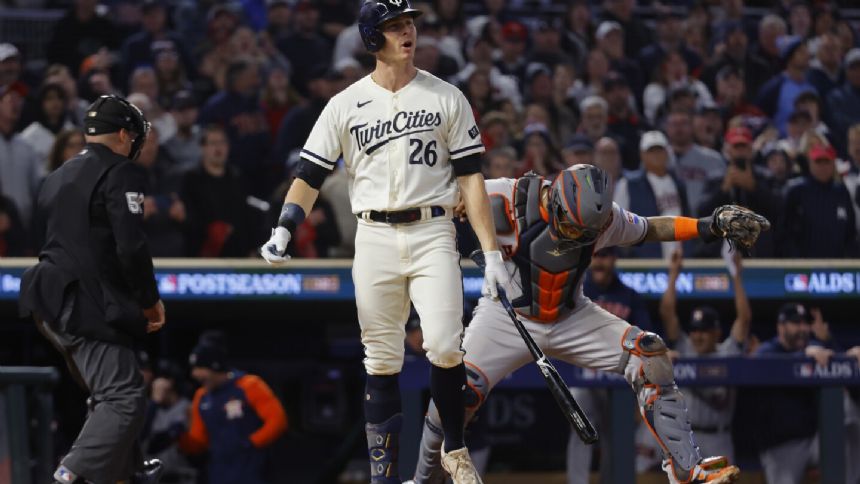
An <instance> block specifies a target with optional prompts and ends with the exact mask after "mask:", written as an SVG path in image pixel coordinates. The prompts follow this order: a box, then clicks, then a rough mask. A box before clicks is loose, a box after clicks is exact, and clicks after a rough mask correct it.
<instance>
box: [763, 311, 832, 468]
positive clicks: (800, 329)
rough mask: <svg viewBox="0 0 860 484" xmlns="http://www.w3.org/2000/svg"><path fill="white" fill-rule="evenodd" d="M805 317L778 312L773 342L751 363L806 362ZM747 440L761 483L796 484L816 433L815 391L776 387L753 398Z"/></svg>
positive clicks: (807, 323)
mask: <svg viewBox="0 0 860 484" xmlns="http://www.w3.org/2000/svg"><path fill="white" fill-rule="evenodd" d="M810 322H811V318H810V316H809V313H808V312H807V311H806V308H804V307H803V306H802V305H800V304H798V303H787V304H785V305H783V306H782V307H781V308H780V310H779V317H778V319H777V323H776V337H774V338H773V339H771V340H768V341H765V342H763V343H762V344H761V345H760V346H759V347H758V349H757V350H756V352H755V356H757V357H768V356H793V357H795V358H799V357H803V356H811V355H812V354H814V352H816V351H819V350H817V349H812V350H811V351H812V352H813V353H807V350H808V349H809V340H810V332H811V328H810ZM755 409H756V410H757V411H756V412H755V418H754V420H753V422H754V423H755V424H756V428H755V432H754V434H753V436H754V438H755V440H756V444H757V447H758V451H759V459H760V460H761V466H762V468H763V470H764V475H765V478H766V479H767V482H772V483H777V482H778V483H780V484H782V483H785V484H800V483H801V482H802V481H803V476H804V474H805V471H806V466H807V465H808V464H809V461H810V458H811V457H812V455H813V450H812V446H813V445H815V443H814V437H815V433H816V431H817V430H818V391H817V390H816V389H815V388H809V387H776V388H773V387H772V388H768V389H767V390H766V391H761V392H758V405H757V406H756V407H755Z"/></svg>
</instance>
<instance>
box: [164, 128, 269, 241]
mask: <svg viewBox="0 0 860 484" xmlns="http://www.w3.org/2000/svg"><path fill="white" fill-rule="evenodd" d="M200 144H201V146H202V151H203V157H202V158H201V160H200V165H199V166H198V167H197V168H195V169H194V170H191V171H189V172H188V173H186V174H185V176H184V177H183V179H182V185H181V189H180V195H181V199H182V201H183V203H185V211H186V218H185V249H186V252H187V254H188V255H189V256H190V257H247V256H249V255H250V254H251V253H252V252H253V247H255V246H256V242H257V240H256V239H255V234H256V229H257V225H255V224H254V221H253V219H254V216H255V214H254V213H253V212H251V210H252V209H251V208H250V207H249V206H248V202H247V200H248V192H247V190H246V189H245V186H244V183H243V181H242V178H241V177H240V176H239V174H238V173H237V170H236V168H235V167H234V166H232V165H230V164H228V163H227V157H228V156H229V152H230V150H231V149H232V146H231V144H230V141H229V139H228V138H227V134H226V132H225V131H224V129H223V128H221V127H220V126H218V125H209V126H207V127H206V128H204V130H203V133H202V134H201V137H200Z"/></svg>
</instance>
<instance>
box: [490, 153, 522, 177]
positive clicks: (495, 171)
mask: <svg viewBox="0 0 860 484" xmlns="http://www.w3.org/2000/svg"><path fill="white" fill-rule="evenodd" d="M516 175H517V152H516V151H514V149H513V148H511V147H510V146H503V147H501V148H496V149H494V150H492V151H490V152H488V153H487V154H486V155H485V156H484V178H486V179H488V180H492V179H494V178H515V177H516Z"/></svg>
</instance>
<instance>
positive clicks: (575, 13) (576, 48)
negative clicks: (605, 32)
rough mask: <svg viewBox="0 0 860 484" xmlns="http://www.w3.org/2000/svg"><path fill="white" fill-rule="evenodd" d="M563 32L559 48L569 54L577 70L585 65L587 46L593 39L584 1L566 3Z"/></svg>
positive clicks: (590, 20)
mask: <svg viewBox="0 0 860 484" xmlns="http://www.w3.org/2000/svg"><path fill="white" fill-rule="evenodd" d="M564 20H565V22H564V31H563V32H562V37H561V47H562V48H563V49H564V50H565V52H569V53H570V56H571V57H572V58H573V62H574V65H575V66H576V67H577V69H580V68H582V67H583V66H584V65H585V59H586V58H587V57H588V46H589V45H591V42H592V39H593V38H594V24H593V23H592V15H591V8H590V6H589V4H588V2H587V1H585V0H574V1H571V2H568V4H567V12H566V13H565V16H564Z"/></svg>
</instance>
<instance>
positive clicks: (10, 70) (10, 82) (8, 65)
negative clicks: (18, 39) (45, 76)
mask: <svg viewBox="0 0 860 484" xmlns="http://www.w3.org/2000/svg"><path fill="white" fill-rule="evenodd" d="M21 71H22V66H21V52H20V51H19V50H18V48H17V47H15V46H14V45H12V44H10V43H8V42H4V43H2V44H0V87H5V86H11V87H12V88H14V89H17V90H18V92H20V93H21V95H23V96H27V94H28V93H29V89H30V88H29V87H28V86H27V84H25V83H24V81H22V80H21Z"/></svg>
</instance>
